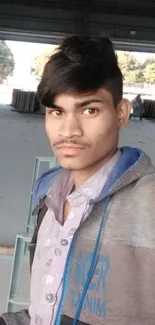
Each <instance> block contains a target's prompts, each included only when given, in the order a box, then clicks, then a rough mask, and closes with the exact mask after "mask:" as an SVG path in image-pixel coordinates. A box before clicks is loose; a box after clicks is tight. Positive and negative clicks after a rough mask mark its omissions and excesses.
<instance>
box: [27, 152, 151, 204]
mask: <svg viewBox="0 0 155 325" xmlns="http://www.w3.org/2000/svg"><path fill="white" fill-rule="evenodd" d="M120 151H121V155H120V158H119V160H118V162H117V163H116V165H115V167H114V169H113V171H112V173H111V175H110V177H109V178H108V180H107V182H106V184H105V186H104V188H103V190H102V192H101V194H100V196H99V197H98V199H97V201H99V200H102V199H103V198H104V197H107V196H109V195H110V194H113V193H114V192H116V191H118V190H119V189H121V188H123V187H124V186H127V185H128V184H130V183H131V182H133V181H135V180H137V179H139V178H141V177H143V176H145V175H148V174H152V173H154V172H155V168H154V167H153V166H152V165H151V160H150V158H149V157H148V156H147V155H146V154H145V153H144V152H143V151H141V150H139V149H137V148H131V147H122V148H120ZM62 172H63V168H62V167H55V168H52V169H49V170H48V171H47V172H45V173H43V174H42V175H41V176H40V178H39V179H38V180H37V182H36V183H35V186H34V189H33V202H34V206H37V205H38V204H39V201H40V199H42V198H43V197H44V196H46V194H47V192H48V190H49V188H50V187H51V186H52V184H53V182H54V181H55V180H56V178H57V177H58V176H59V175H60V174H61V173H62ZM129 174H130V177H129Z"/></svg>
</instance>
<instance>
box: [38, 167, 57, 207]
mask: <svg viewBox="0 0 155 325" xmlns="http://www.w3.org/2000/svg"><path fill="white" fill-rule="evenodd" d="M62 172H63V169H62V168H61V167H60V166H58V167H55V168H52V169H49V170H48V171H46V172H44V173H43V174H42V175H41V176H40V177H39V178H38V180H37V181H36V182H35V184H34V187H33V205H34V207H36V206H37V205H38V204H39V202H40V200H41V199H42V198H43V197H45V196H46V194H47V192H48V190H49V188H50V187H51V186H52V185H53V183H54V182H55V180H56V179H57V177H58V176H59V175H60V174H61V173H62Z"/></svg>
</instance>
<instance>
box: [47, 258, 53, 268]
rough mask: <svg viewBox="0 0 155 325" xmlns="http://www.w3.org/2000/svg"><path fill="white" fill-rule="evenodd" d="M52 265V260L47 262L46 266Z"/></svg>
mask: <svg viewBox="0 0 155 325" xmlns="http://www.w3.org/2000/svg"><path fill="white" fill-rule="evenodd" d="M51 264H52V259H51V258H50V259H49V260H48V261H47V263H46V265H47V266H51Z"/></svg>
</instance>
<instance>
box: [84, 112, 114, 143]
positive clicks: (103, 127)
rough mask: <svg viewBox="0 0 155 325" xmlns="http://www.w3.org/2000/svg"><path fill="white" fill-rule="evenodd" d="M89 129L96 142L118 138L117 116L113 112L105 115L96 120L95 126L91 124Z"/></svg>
mask: <svg viewBox="0 0 155 325" xmlns="http://www.w3.org/2000/svg"><path fill="white" fill-rule="evenodd" d="M87 131H88V132H89V134H90V136H91V138H92V139H94V140H95V142H99V141H102V140H106V139H113V138H116V135H117V133H118V124H117V117H116V116H115V115H111V114H107V115H106V116H105V115H104V116H102V118H101V117H100V118H99V119H98V120H96V122H95V124H94V125H93V126H92V125H90V124H89V126H87Z"/></svg>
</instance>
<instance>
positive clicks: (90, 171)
mask: <svg viewBox="0 0 155 325" xmlns="http://www.w3.org/2000/svg"><path fill="white" fill-rule="evenodd" d="M116 152H117V149H115V151H113V152H111V154H109V155H108V156H106V158H104V159H102V160H99V161H98V162H97V163H96V164H93V165H90V166H88V167H86V168H84V169H82V170H74V171H72V176H73V180H74V189H76V190H77V189H78V188H79V187H80V186H82V185H83V184H84V183H85V182H86V181H87V180H88V179H89V178H90V177H91V176H93V175H94V174H95V173H96V172H97V171H98V170H99V169H100V168H101V167H102V166H103V165H105V164H106V163H107V162H108V161H109V160H110V159H111V158H112V157H113V155H114V154H115V153H116Z"/></svg>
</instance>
